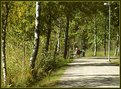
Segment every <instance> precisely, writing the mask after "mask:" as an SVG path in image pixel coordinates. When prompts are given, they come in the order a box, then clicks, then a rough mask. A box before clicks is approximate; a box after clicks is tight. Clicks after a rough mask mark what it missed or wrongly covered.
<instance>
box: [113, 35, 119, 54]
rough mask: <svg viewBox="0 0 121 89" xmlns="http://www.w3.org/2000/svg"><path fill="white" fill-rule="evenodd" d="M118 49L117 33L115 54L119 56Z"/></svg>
mask: <svg viewBox="0 0 121 89" xmlns="http://www.w3.org/2000/svg"><path fill="white" fill-rule="evenodd" d="M118 50H119V34H118V33H117V39H116V49H115V53H114V56H117V55H118Z"/></svg>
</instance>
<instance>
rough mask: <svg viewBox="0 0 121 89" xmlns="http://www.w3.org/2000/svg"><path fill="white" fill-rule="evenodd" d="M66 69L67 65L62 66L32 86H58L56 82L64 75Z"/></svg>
mask: <svg viewBox="0 0 121 89" xmlns="http://www.w3.org/2000/svg"><path fill="white" fill-rule="evenodd" d="M65 69H66V66H64V67H61V68H60V69H58V70H56V71H54V72H52V73H51V74H50V75H47V76H46V77H45V78H43V79H42V80H41V81H39V82H37V83H36V84H35V85H33V86H32V87H34V88H37V87H56V84H57V82H58V80H59V78H60V77H61V76H62V75H63V73H64V71H65Z"/></svg>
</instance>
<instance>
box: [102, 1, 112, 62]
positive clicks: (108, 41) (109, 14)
mask: <svg viewBox="0 0 121 89" xmlns="http://www.w3.org/2000/svg"><path fill="white" fill-rule="evenodd" d="M104 5H108V7H109V33H108V61H109V62H110V13H111V10H110V2H108V3H104Z"/></svg>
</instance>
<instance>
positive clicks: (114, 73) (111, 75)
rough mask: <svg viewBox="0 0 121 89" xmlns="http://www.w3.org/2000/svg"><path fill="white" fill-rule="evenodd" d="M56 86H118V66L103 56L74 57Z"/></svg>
mask: <svg viewBox="0 0 121 89" xmlns="http://www.w3.org/2000/svg"><path fill="white" fill-rule="evenodd" d="M58 87H63V88H69V87H75V88H76V87H85V88H98V87H99V88H103V87H104V88H107V87H108V88H114V87H116V88H119V87H120V77H119V66H117V65H114V64H110V63H109V62H108V60H107V59H104V58H81V59H75V60H74V62H73V63H70V64H69V65H68V68H67V70H65V72H64V75H63V76H62V77H61V78H60V80H59V83H58Z"/></svg>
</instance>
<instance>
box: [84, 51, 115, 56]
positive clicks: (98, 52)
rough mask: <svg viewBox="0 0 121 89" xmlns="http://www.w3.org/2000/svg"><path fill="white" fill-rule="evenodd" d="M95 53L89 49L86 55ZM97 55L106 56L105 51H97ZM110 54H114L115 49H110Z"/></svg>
mask: <svg viewBox="0 0 121 89" xmlns="http://www.w3.org/2000/svg"><path fill="white" fill-rule="evenodd" d="M93 54H94V52H93V51H92V50H87V51H86V56H87V57H92V56H93ZM97 56H102V57H104V56H105V55H104V51H97ZM106 56H108V52H106ZM110 56H114V51H113V50H112V51H110Z"/></svg>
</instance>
